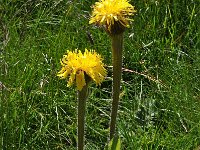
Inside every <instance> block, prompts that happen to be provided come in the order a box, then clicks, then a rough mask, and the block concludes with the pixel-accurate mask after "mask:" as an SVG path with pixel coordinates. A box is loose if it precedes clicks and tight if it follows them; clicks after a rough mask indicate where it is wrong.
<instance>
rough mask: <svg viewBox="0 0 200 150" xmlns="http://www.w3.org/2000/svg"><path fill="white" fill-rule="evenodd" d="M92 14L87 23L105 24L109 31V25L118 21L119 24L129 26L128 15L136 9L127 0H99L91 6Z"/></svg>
mask: <svg viewBox="0 0 200 150" xmlns="http://www.w3.org/2000/svg"><path fill="white" fill-rule="evenodd" d="M93 9H94V10H93V12H92V16H91V18H90V21H89V24H92V23H95V24H97V25H106V27H107V30H108V31H109V32H111V27H112V26H113V25H114V24H116V23H118V24H120V25H121V26H123V27H124V28H125V27H129V21H130V20H131V19H130V18H128V17H129V16H131V15H133V13H134V12H136V10H135V9H134V6H132V5H131V4H129V3H128V0H100V1H99V2H96V3H95V5H94V6H93Z"/></svg>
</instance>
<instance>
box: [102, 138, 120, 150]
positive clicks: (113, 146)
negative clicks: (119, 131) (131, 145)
mask: <svg viewBox="0 0 200 150" xmlns="http://www.w3.org/2000/svg"><path fill="white" fill-rule="evenodd" d="M120 147H121V140H120V138H119V136H115V137H114V138H112V140H111V141H110V142H109V143H108V145H107V146H106V147H105V150H120Z"/></svg>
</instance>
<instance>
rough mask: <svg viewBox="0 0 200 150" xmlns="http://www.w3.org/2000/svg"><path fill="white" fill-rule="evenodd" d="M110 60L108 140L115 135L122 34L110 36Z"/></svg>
mask: <svg viewBox="0 0 200 150" xmlns="http://www.w3.org/2000/svg"><path fill="white" fill-rule="evenodd" d="M111 40H112V54H113V56H112V58H113V89H112V90H113V91H112V92H113V93H112V94H113V95H112V98H113V101H112V110H111V121H110V140H111V139H112V138H113V137H114V135H115V126H116V118H117V110H118V105H119V94H120V81H121V71H122V47H123V33H121V34H117V35H112V36H111Z"/></svg>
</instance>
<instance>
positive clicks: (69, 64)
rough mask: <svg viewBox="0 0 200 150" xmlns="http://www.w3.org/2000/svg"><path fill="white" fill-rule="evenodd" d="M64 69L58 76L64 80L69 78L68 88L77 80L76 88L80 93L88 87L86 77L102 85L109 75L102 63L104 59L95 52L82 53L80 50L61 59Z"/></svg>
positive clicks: (69, 52)
mask: <svg viewBox="0 0 200 150" xmlns="http://www.w3.org/2000/svg"><path fill="white" fill-rule="evenodd" d="M60 62H61V65H62V69H61V70H60V71H59V72H58V74H57V76H59V77H61V78H62V79H64V78H67V77H68V76H69V81H68V84H67V86H68V87H69V86H71V85H72V84H73V82H74V80H76V86H77V89H78V90H79V91H81V90H82V88H83V86H85V85H86V76H88V77H90V78H91V79H92V80H93V81H94V82H95V83H96V84H97V85H100V84H101V82H102V81H103V80H104V78H105V76H106V75H107V72H106V69H105V68H104V64H103V62H102V57H101V56H100V55H99V54H97V53H96V52H95V51H94V50H91V51H88V50H87V49H85V52H84V53H82V52H81V51H80V50H77V49H76V50H75V51H74V52H71V51H67V55H64V56H63V58H62V59H61V61H60Z"/></svg>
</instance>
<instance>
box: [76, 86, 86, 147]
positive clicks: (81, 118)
mask: <svg viewBox="0 0 200 150" xmlns="http://www.w3.org/2000/svg"><path fill="white" fill-rule="evenodd" d="M87 97H88V84H87V85H86V86H84V87H83V89H82V90H81V91H78V144H77V146H78V150H83V149H84V130H85V108H86V100H87Z"/></svg>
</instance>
